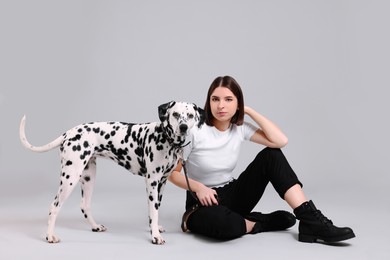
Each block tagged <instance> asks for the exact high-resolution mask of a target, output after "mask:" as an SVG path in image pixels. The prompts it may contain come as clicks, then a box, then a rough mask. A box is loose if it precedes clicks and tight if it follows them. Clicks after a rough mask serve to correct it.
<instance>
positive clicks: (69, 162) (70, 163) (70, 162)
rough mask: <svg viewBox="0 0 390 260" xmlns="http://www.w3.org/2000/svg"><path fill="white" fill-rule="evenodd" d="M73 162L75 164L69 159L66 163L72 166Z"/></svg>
mask: <svg viewBox="0 0 390 260" xmlns="http://www.w3.org/2000/svg"><path fill="white" fill-rule="evenodd" d="M72 164H73V163H72V161H67V162H66V164H65V165H66V166H70V165H72Z"/></svg>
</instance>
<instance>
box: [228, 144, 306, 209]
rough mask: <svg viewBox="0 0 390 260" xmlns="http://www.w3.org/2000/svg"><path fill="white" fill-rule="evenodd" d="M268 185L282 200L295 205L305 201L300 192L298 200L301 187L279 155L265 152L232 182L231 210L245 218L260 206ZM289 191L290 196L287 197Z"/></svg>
mask: <svg viewBox="0 0 390 260" xmlns="http://www.w3.org/2000/svg"><path fill="white" fill-rule="evenodd" d="M268 183H271V184H272V185H273V187H274V188H275V190H276V191H277V193H278V194H279V196H280V197H281V198H282V199H286V198H288V199H289V201H290V202H291V203H298V201H299V200H300V199H302V198H304V194H303V192H302V193H300V194H299V196H298V192H297V190H301V191H302V189H301V187H302V184H301V182H300V181H299V179H298V177H297V176H296V174H295V172H294V171H293V169H292V168H291V166H290V165H289V163H288V161H287V159H286V157H285V156H284V154H283V153H282V151H281V150H280V149H276V148H265V149H263V150H262V151H260V152H259V153H258V155H257V156H256V158H255V159H254V160H253V161H252V162H251V163H250V164H249V165H248V167H247V168H246V169H245V171H244V172H242V173H241V175H240V176H239V177H238V179H237V181H235V183H234V189H233V190H232V193H231V195H230V199H231V202H230V204H231V205H230V206H231V208H232V210H235V211H237V212H238V213H240V214H242V215H243V216H245V215H248V214H249V213H250V212H251V211H252V210H253V208H254V207H255V206H256V205H257V203H258V202H259V200H260V198H261V197H262V195H263V193H264V191H265V188H266V187H267V185H268ZM290 189H292V190H291V192H289V193H287V192H288V191H289V190H290ZM290 193H291V194H290ZM286 194H288V196H287V197H286ZM290 202H288V203H290ZM301 204H302V203H301ZM299 205H300V204H299Z"/></svg>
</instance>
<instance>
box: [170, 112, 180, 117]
mask: <svg viewBox="0 0 390 260" xmlns="http://www.w3.org/2000/svg"><path fill="white" fill-rule="evenodd" d="M172 115H173V117H175V118H179V117H180V114H179V113H177V112H173V113H172Z"/></svg>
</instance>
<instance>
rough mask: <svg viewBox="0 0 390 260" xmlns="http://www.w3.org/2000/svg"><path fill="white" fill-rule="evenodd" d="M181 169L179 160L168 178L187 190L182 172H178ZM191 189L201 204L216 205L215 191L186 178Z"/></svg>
mask: <svg viewBox="0 0 390 260" xmlns="http://www.w3.org/2000/svg"><path fill="white" fill-rule="evenodd" d="M181 169H182V163H181V162H179V163H178V165H177V167H176V169H174V170H173V172H172V173H171V175H170V176H169V177H168V180H169V181H170V182H172V183H173V184H175V185H176V186H178V187H180V188H182V189H185V190H188V185H187V181H186V179H185V177H184V175H183V174H181V173H180V171H181ZM188 181H189V183H190V186H191V188H192V190H193V191H194V192H195V193H196V196H197V197H198V199H199V202H200V204H202V206H212V205H218V200H217V192H216V191H215V190H213V189H211V188H209V187H207V186H205V185H204V184H202V183H200V182H198V181H195V180H192V179H190V178H188Z"/></svg>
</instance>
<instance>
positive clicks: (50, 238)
mask: <svg viewBox="0 0 390 260" xmlns="http://www.w3.org/2000/svg"><path fill="white" fill-rule="evenodd" d="M46 241H47V242H49V243H50V244H54V243H58V242H60V239H59V238H58V237H57V236H55V235H49V234H48V235H47V236H46Z"/></svg>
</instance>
